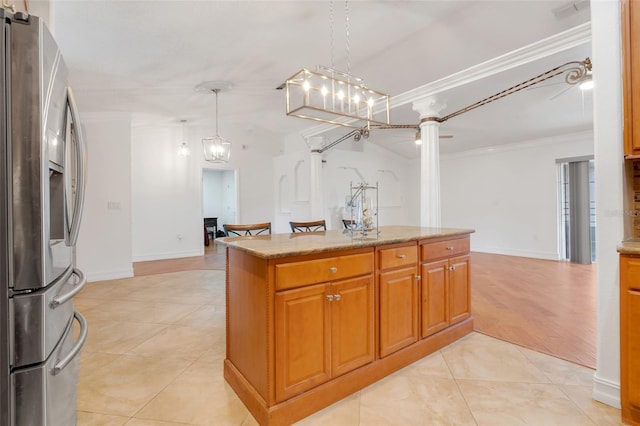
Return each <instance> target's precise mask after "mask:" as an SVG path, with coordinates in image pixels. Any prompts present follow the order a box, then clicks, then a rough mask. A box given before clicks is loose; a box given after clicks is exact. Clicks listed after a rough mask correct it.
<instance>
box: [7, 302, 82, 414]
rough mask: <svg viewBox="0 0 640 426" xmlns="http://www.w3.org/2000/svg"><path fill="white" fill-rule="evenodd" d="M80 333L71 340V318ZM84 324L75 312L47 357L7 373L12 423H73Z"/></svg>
mask: <svg viewBox="0 0 640 426" xmlns="http://www.w3.org/2000/svg"><path fill="white" fill-rule="evenodd" d="M74 319H75V320H76V321H78V323H79V324H80V334H79V336H78V340H77V341H75V342H74V341H73V335H74V334H73V320H74ZM86 338H87V323H86V321H85V319H84V317H83V316H82V315H80V313H79V312H75V313H74V317H73V318H72V319H71V321H69V322H68V324H67V327H66V329H65V332H64V336H63V339H62V340H61V341H60V344H58V346H56V348H55V349H54V351H53V353H52V354H51V356H50V357H49V359H48V360H47V361H46V362H45V363H43V364H40V365H38V366H33V367H27V368H24V369H20V370H17V371H14V372H13V373H12V374H11V380H12V388H13V392H12V395H13V406H14V410H13V412H14V413H15V419H14V422H13V423H12V424H14V425H15V426H70V425H75V424H76V409H77V384H78V377H79V374H80V349H82V346H83V345H84V342H85V341H86Z"/></svg>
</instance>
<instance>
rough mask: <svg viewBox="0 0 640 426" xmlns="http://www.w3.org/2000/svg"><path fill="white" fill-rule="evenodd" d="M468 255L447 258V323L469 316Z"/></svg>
mask: <svg viewBox="0 0 640 426" xmlns="http://www.w3.org/2000/svg"><path fill="white" fill-rule="evenodd" d="M469 260H470V258H469V255H466V256H459V257H454V258H452V259H449V323H450V324H454V323H456V322H459V321H462V320H463V319H466V318H469V317H470V316H471V292H470V291H471V289H470V286H469V285H470V281H471V280H470V277H469V274H470V272H471V268H470V267H469Z"/></svg>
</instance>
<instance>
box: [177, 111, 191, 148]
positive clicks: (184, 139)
mask: <svg viewBox="0 0 640 426" xmlns="http://www.w3.org/2000/svg"><path fill="white" fill-rule="evenodd" d="M180 122H181V123H182V143H181V144H180V146H178V154H179V155H180V156H182V157H188V156H189V155H191V148H189V144H188V143H187V138H186V137H185V133H184V125H185V123H186V122H187V120H180Z"/></svg>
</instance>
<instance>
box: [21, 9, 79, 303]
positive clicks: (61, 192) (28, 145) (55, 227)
mask: <svg viewBox="0 0 640 426" xmlns="http://www.w3.org/2000/svg"><path fill="white" fill-rule="evenodd" d="M10 55H11V76H12V78H11V97H10V99H11V102H10V107H11V115H12V117H14V119H13V120H11V124H12V128H11V151H12V192H13V194H12V204H13V212H12V219H11V221H12V229H13V234H14V235H13V260H12V266H13V280H12V283H11V286H12V287H13V289H14V290H16V291H21V290H28V289H35V288H41V287H46V286H47V285H49V284H50V283H52V282H53V281H55V280H56V279H57V278H58V277H60V276H61V275H62V274H63V273H64V272H65V271H67V269H68V268H69V266H71V264H72V254H73V252H72V247H71V246H72V244H69V242H70V239H69V224H68V223H67V217H66V216H67V215H66V214H65V212H66V199H67V197H69V196H70V195H68V194H66V186H67V185H65V182H66V181H67V180H68V178H67V177H65V174H66V170H65V161H64V160H65V156H66V151H67V149H68V147H67V145H68V144H67V142H66V141H67V135H66V134H65V133H66V119H67V69H66V67H65V65H64V61H63V60H62V57H61V55H60V51H59V49H58V47H57V45H56V43H55V41H54V39H53V37H52V36H51V34H50V33H49V31H48V30H47V29H46V27H45V26H44V25H42V23H41V22H40V20H39V19H38V18H37V17H34V16H31V17H29V23H19V22H15V23H13V24H12V25H11V42H10ZM17 118H19V119H17Z"/></svg>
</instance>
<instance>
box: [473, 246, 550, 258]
mask: <svg viewBox="0 0 640 426" xmlns="http://www.w3.org/2000/svg"><path fill="white" fill-rule="evenodd" d="M471 251H477V252H480V253H490V254H502V255H505V256H518V257H531V258H534V259H543V260H560V256H558V253H555V252H545V251H532V250H518V249H503V248H498V247H473V246H472V247H471Z"/></svg>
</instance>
